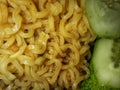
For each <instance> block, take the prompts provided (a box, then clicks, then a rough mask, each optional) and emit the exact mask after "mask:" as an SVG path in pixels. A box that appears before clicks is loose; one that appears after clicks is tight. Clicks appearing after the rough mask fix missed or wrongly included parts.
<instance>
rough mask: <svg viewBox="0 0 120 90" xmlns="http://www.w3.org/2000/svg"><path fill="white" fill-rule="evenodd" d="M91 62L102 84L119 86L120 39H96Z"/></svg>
mask: <svg viewBox="0 0 120 90" xmlns="http://www.w3.org/2000/svg"><path fill="white" fill-rule="evenodd" d="M92 62H93V67H94V71H95V75H96V77H97V79H98V81H99V83H100V84H101V85H102V86H111V87H114V88H120V40H112V39H100V40H98V41H97V42H96V43H95V47H94V52H93V56H92Z"/></svg>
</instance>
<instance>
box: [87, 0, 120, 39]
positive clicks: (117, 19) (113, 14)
mask: <svg viewBox="0 0 120 90" xmlns="http://www.w3.org/2000/svg"><path fill="white" fill-rule="evenodd" d="M85 11H86V16H87V18H88V22H89V24H90V27H91V29H92V30H93V32H94V33H95V34H96V35H97V36H98V37H108V38H119V37H120V0H86V2H85Z"/></svg>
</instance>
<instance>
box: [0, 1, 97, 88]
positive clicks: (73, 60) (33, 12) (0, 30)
mask: <svg viewBox="0 0 120 90" xmlns="http://www.w3.org/2000/svg"><path fill="white" fill-rule="evenodd" d="M81 1H83V0H0V89H2V90H63V89H68V90H70V89H72V90H76V89H78V88H79V84H80V82H81V81H83V80H85V79H86V78H87V77H88V76H89V73H90V72H89V68H88V62H87V60H86V59H87V58H86V57H87V56H88V54H89V53H90V43H91V42H93V41H94V39H95V36H94V35H93V34H92V32H91V31H90V29H89V27H88V23H87V20H86V17H85V14H84V10H83V9H82V7H81V6H83V5H81Z"/></svg>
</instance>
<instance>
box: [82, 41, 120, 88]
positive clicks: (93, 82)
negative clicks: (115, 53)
mask: <svg viewBox="0 0 120 90" xmlns="http://www.w3.org/2000/svg"><path fill="white" fill-rule="evenodd" d="M107 42H109V43H111V44H112V43H113V40H111V39H99V40H97V41H96V42H95V44H94V50H93V55H92V57H91V61H90V76H89V77H88V78H87V79H86V80H85V81H83V82H82V83H81V86H80V87H81V90H120V88H114V87H111V86H110V85H107V84H104V85H103V84H102V83H101V82H100V80H99V79H98V77H97V75H96V74H97V70H96V68H95V62H94V61H95V60H94V59H95V58H94V57H95V54H96V53H97V52H96V51H97V50H98V49H100V47H99V46H100V45H101V44H102V43H103V44H104V43H107ZM106 45H107V44H106ZM106 47H107V46H106ZM109 47H111V46H109ZM109 47H108V49H109ZM103 55H104V53H103ZM112 79H114V78H112Z"/></svg>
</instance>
